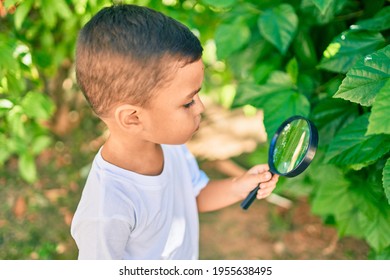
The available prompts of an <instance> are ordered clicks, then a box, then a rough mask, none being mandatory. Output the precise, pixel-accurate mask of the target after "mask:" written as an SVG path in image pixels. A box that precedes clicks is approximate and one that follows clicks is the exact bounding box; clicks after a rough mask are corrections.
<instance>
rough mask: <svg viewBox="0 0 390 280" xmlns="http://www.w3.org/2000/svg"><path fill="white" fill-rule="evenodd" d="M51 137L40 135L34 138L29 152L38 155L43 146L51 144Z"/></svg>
mask: <svg viewBox="0 0 390 280" xmlns="http://www.w3.org/2000/svg"><path fill="white" fill-rule="evenodd" d="M51 142H52V141H51V138H50V137H49V136H47V135H41V136H38V137H36V138H35V139H34V141H33V143H32V145H31V153H32V154H33V155H38V154H39V153H40V152H42V151H43V150H44V149H45V148H47V147H48V146H49V145H50V144H51Z"/></svg>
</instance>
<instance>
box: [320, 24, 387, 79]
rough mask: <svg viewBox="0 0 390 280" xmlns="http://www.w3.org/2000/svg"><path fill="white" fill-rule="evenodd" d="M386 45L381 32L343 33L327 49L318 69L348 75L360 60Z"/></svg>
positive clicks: (351, 31) (350, 31) (352, 31)
mask: <svg viewBox="0 0 390 280" xmlns="http://www.w3.org/2000/svg"><path fill="white" fill-rule="evenodd" d="M384 43H385V39H384V38H383V36H382V34H380V33H379V32H371V31H355V30H349V31H346V32H343V33H342V34H341V35H339V36H337V37H336V38H335V39H333V41H332V42H331V43H330V44H329V46H328V47H327V48H326V50H325V51H324V54H323V57H322V59H321V61H320V64H319V65H318V68H320V69H324V70H328V71H331V72H336V73H346V72H347V71H348V70H349V69H350V68H351V67H352V66H353V65H354V64H355V63H356V61H357V60H358V59H359V58H361V57H362V56H364V55H367V54H370V53H372V52H374V51H376V50H377V49H379V48H381V47H383V45H384Z"/></svg>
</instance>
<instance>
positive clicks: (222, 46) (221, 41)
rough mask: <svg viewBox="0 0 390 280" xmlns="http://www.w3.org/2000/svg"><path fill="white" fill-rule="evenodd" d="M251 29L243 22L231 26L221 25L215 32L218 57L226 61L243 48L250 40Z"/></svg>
mask: <svg viewBox="0 0 390 280" xmlns="http://www.w3.org/2000/svg"><path fill="white" fill-rule="evenodd" d="M250 35H251V33H250V30H249V27H248V26H247V25H246V24H245V23H244V22H242V21H237V22H235V23H231V24H221V25H220V26H218V28H217V30H216V31H215V43H216V45H217V56H218V58H219V59H224V58H226V57H228V56H229V55H230V54H232V53H234V52H235V51H237V50H239V49H240V48H242V47H243V46H244V45H245V44H247V43H248V41H249V38H250Z"/></svg>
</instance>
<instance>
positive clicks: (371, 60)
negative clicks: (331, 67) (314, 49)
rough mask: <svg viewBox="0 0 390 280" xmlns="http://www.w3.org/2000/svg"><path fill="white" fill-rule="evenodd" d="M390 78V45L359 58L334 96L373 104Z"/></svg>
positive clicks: (367, 104) (366, 104)
mask: <svg viewBox="0 0 390 280" xmlns="http://www.w3.org/2000/svg"><path fill="white" fill-rule="evenodd" d="M389 78H390V45H389V46H386V47H385V48H383V49H381V50H379V51H377V52H375V53H373V54H371V55H368V56H366V57H365V58H364V59H361V60H359V61H358V62H357V63H356V65H355V66H354V67H353V68H352V69H351V70H349V71H348V73H347V76H346V78H345V79H344V80H343V83H342V84H341V86H340V88H339V90H338V91H337V92H336V94H335V95H334V97H338V98H343V99H346V100H349V101H352V102H355V103H359V104H361V105H363V106H371V105H372V103H373V102H374V100H375V97H376V95H377V93H378V92H379V91H380V90H381V88H382V87H383V86H384V85H385V83H386V82H387V80H388V79H389Z"/></svg>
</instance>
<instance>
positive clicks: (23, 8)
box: [14, 0, 33, 30]
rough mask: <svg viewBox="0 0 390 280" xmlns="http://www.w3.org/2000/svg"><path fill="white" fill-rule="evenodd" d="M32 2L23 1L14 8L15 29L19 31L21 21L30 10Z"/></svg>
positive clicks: (29, 0) (31, 0) (30, 0)
mask: <svg viewBox="0 0 390 280" xmlns="http://www.w3.org/2000/svg"><path fill="white" fill-rule="evenodd" d="M32 4H33V0H25V1H23V2H22V3H21V4H20V5H18V7H17V8H16V11H15V14H14V22H15V28H16V29H17V30H19V29H20V28H21V27H22V24H23V21H24V19H25V18H26V16H27V15H28V13H29V12H30V10H31V7H32Z"/></svg>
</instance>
